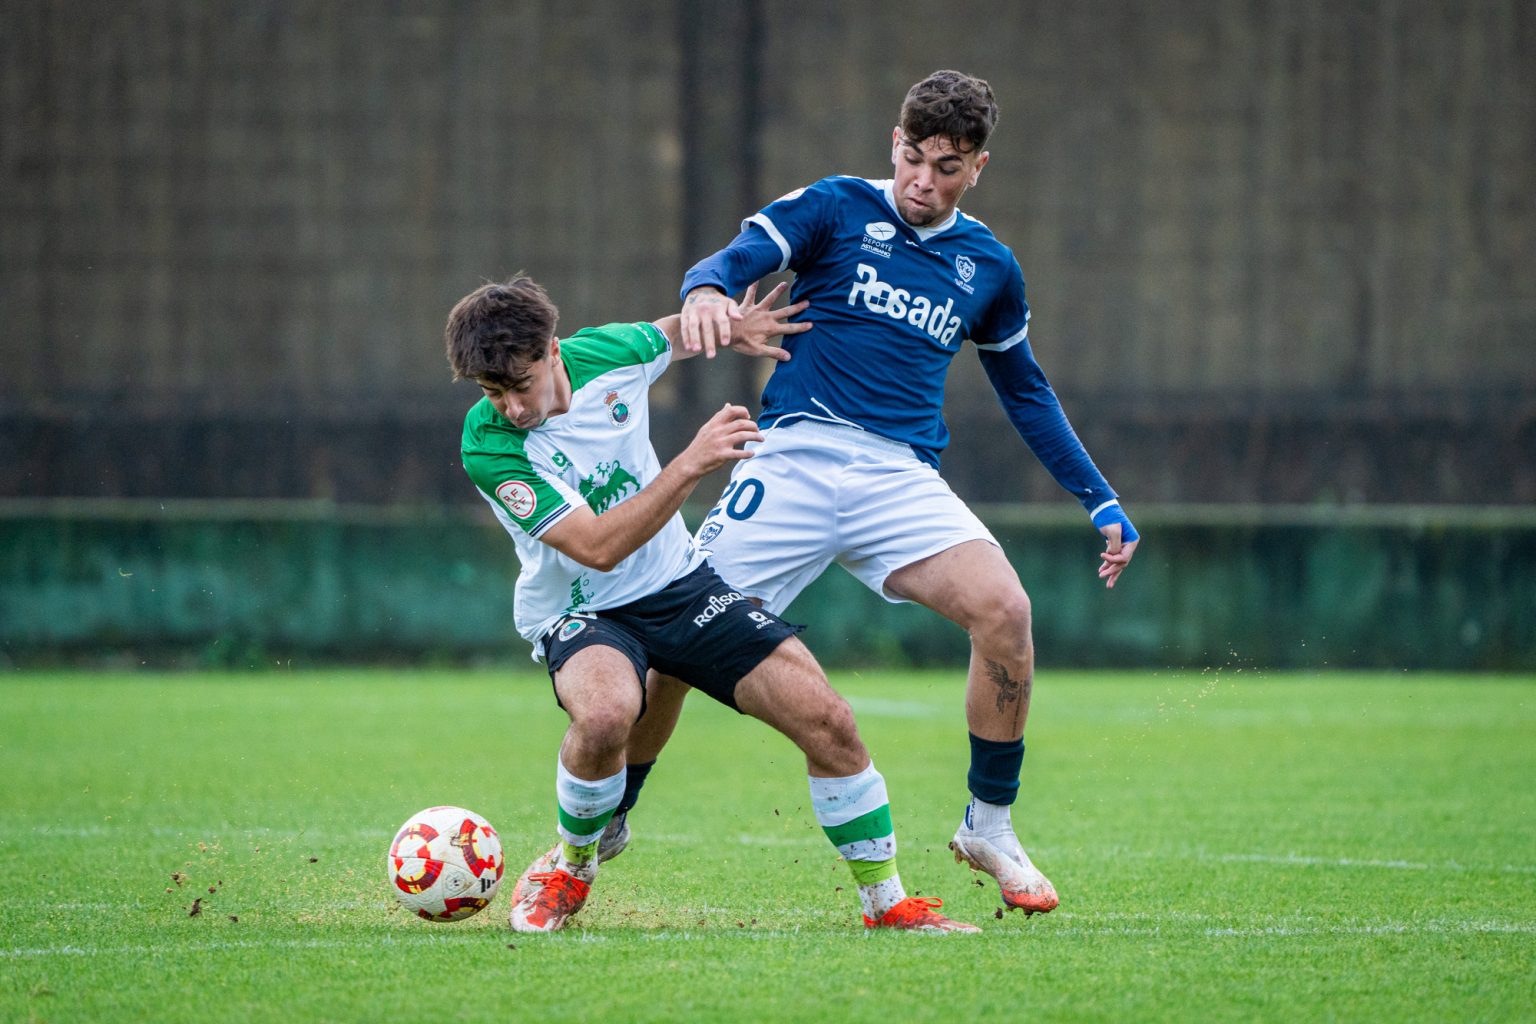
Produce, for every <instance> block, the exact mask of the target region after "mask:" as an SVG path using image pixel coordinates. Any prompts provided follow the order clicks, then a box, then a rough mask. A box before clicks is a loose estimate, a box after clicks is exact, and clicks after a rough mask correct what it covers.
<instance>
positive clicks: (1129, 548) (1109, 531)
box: [1099, 523, 1141, 587]
mask: <svg viewBox="0 0 1536 1024" xmlns="http://www.w3.org/2000/svg"><path fill="white" fill-rule="evenodd" d="M1120 530H1121V526H1120V524H1119V523H1105V524H1104V525H1103V526H1101V527H1099V532H1100V533H1102V534H1103V535H1104V539H1105V540H1106V541H1108V543H1107V544H1106V545H1105V547H1104V554H1103V555H1102V556H1101V557H1102V558H1103V561H1102V562H1100V563H1099V579H1101V580H1103V581H1104V586H1106V587H1113V586H1114V585H1115V580H1117V579H1119V578H1120V574H1121V573H1122V572H1124V571H1125V567H1126V566H1127V565H1130V564H1131V556H1132V555H1134V554H1135V553H1136V545H1138V544H1140V543H1141V540H1140V538H1138V539H1136V540H1132V541H1126V542H1125V543H1121V541H1120Z"/></svg>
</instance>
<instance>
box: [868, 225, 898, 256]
mask: <svg viewBox="0 0 1536 1024" xmlns="http://www.w3.org/2000/svg"><path fill="white" fill-rule="evenodd" d="M895 237H896V226H895V225H894V224H888V223H886V222H885V221H883V220H872V221H870V222H869V223H868V224H865V225H864V240H863V241H862V242H860V243H859V248H860V249H863V250H864V251H865V252H867V253H873V254H874V255H876V256H883V257H884V258H885V259H890V258H891V239H893V238H895Z"/></svg>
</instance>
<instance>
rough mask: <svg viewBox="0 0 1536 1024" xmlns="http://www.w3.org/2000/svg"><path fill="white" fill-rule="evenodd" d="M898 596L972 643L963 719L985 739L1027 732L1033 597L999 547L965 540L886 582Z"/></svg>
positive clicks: (1032, 667) (1032, 671)
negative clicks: (931, 613)
mask: <svg viewBox="0 0 1536 1024" xmlns="http://www.w3.org/2000/svg"><path fill="white" fill-rule="evenodd" d="M885 588H886V589H887V590H889V591H890V592H891V593H892V594H894V595H896V596H897V597H904V598H906V599H907V600H909V601H916V602H917V603H918V604H921V605H923V606H925V607H927V608H931V609H933V610H934V611H936V612H938V613H939V614H940V615H942V616H944V617H945V618H946V619H948V620H950V621H951V622H953V623H955V624H956V625H958V626H960V627H961V628H962V629H964V630H965V631H966V632H967V633H968V634H970V638H971V666H970V673H969V675H968V677H967V679H966V687H965V720H966V723H967V724H968V725H969V726H970V729H971V732H972V733H974V734H975V735H977V736H979V737H981V738H982V739H986V740H1016V739H1018V738H1019V737H1021V736H1023V735H1024V723H1025V721H1026V720H1027V719H1028V717H1029V698H1030V690H1031V687H1032V686H1033V684H1034V677H1035V645H1034V640H1033V639H1032V638H1031V635H1030V605H1029V597H1028V595H1026V594H1025V593H1024V588H1023V586H1021V585H1020V583H1019V577H1018V574H1017V573H1015V572H1014V571H1013V566H1011V565H1009V564H1008V559H1007V557H1006V556H1004V554H1003V552H1002V551H1001V550H1000V549H999V548H998V547H997V546H996V545H994V544H990V543H988V542H987V541H983V540H973V541H966V542H965V543H964V544H958V545H956V546H955V547H952V548H950V549H948V550H947V551H941V552H939V553H938V554H936V555H932V556H930V557H928V558H925V559H923V560H922V561H920V562H913V563H912V564H911V565H906V566H902V567H901V568H900V569H898V570H896V571H895V572H893V573H891V575H890V576H889V577H888V578H887V579H886V583H885Z"/></svg>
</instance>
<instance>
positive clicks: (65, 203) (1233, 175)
mask: <svg viewBox="0 0 1536 1024" xmlns="http://www.w3.org/2000/svg"><path fill="white" fill-rule="evenodd" d="M946 66H952V67H959V68H962V69H965V70H968V71H971V72H973V73H976V74H980V75H983V76H985V77H987V78H988V79H989V80H990V81H991V82H992V84H993V86H994V88H995V89H996V91H997V94H998V97H999V100H1000V103H1001V106H1002V121H1001V124H1000V126H999V128H998V131H997V134H996V135H995V136H994V139H993V142H992V144H991V146H990V149H991V152H992V162H991V164H990V165H989V166H988V168H987V170H986V172H985V174H984V175H983V177H982V180H981V184H980V186H979V187H978V188H977V189H976V190H975V191H974V192H972V193H971V194H969V195H968V196H967V197H966V200H965V202H964V204H963V205H964V208H965V209H966V210H967V211H968V212H970V213H972V214H974V215H976V216H979V217H981V218H982V219H984V220H986V221H987V222H988V223H989V224H990V225H991V226H992V227H993V228H994V230H995V231H996V232H997V233H998V234H999V236H1000V237H1002V238H1003V239H1004V240H1005V241H1006V242H1008V243H1009V244H1010V245H1011V246H1012V247H1013V248H1014V249H1015V251H1016V253H1017V254H1018V256H1019V259H1020V262H1021V264H1022V265H1023V267H1024V271H1025V276H1026V279H1027V281H1028V285H1029V295H1030V299H1031V304H1032V307H1033V309H1034V314H1035V315H1034V320H1033V326H1032V331H1031V338H1032V341H1033V343H1034V345H1035V347H1036V350H1037V354H1038V355H1039V357H1040V360H1041V362H1042V364H1043V365H1044V366H1045V368H1046V370H1047V372H1048V373H1049V374H1050V375H1051V378H1052V380H1053V382H1054V383H1055V385H1056V387H1057V389H1058V391H1059V392H1060V393H1061V395H1062V397H1063V400H1064V403H1065V405H1066V408H1067V410H1068V413H1069V415H1070V416H1071V418H1072V420H1073V422H1074V424H1075V425H1076V426H1077V428H1078V430H1079V433H1080V434H1082V436H1083V437H1084V439H1085V441H1086V442H1087V443H1088V446H1089V450H1090V451H1091V452H1092V453H1093V454H1094V456H1095V459H1096V461H1098V463H1099V464H1100V465H1101V467H1102V468H1103V469H1104V470H1105V472H1106V475H1107V476H1108V477H1109V478H1110V480H1111V482H1112V483H1113V484H1115V485H1116V487H1117V488H1118V489H1119V490H1120V491H1121V492H1122V494H1123V495H1124V496H1125V498H1126V500H1127V503H1128V505H1129V507H1130V508H1131V510H1132V512H1133V513H1136V512H1137V509H1138V508H1139V509H1142V510H1144V511H1146V512H1148V513H1150V512H1151V510H1152V509H1153V508H1154V507H1155V506H1159V505H1162V504H1166V503H1179V504H1189V503H1193V504H1210V503H1217V504H1234V505H1235V504H1242V505H1243V506H1244V507H1245V508H1246V507H1247V506H1250V505H1253V504H1255V503H1274V502H1278V503H1287V504H1291V505H1304V506H1308V507H1311V508H1314V509H1322V510H1324V511H1323V512H1321V513H1319V515H1320V516H1321V518H1320V519H1317V520H1315V521H1314V525H1315V526H1316V525H1318V524H1326V523H1327V522H1329V521H1331V520H1330V519H1329V516H1330V515H1331V513H1329V512H1328V511H1327V510H1329V509H1334V510H1337V509H1340V508H1364V509H1367V510H1372V509H1380V508H1381V507H1382V506H1395V505H1404V504H1433V505H1447V504H1460V505H1465V506H1468V507H1470V508H1474V509H1477V508H1483V507H1486V506H1504V507H1509V506H1526V507H1529V506H1532V505H1536V456H1533V454H1532V452H1533V451H1536V8H1533V7H1532V5H1531V4H1530V3H1529V2H1528V0H1470V2H1452V0H1443V2H1430V0H1425V2H1414V0H1354V2H1348V0H1346V2H1325V0H1295V2H1283V3H1281V2H1272V0H1223V2H1218V0H1187V2H1174V0H1161V2H1157V0H1146V2H1110V0H1090V2H1086V3H1083V2H1076V3H1068V2H1064V0H1061V2H1057V0H1019V2H1003V0H996V2H970V3H955V4H950V5H945V6H944V7H943V9H942V10H936V9H935V8H934V7H933V5H931V4H919V3H916V2H912V0H889V2H881V3H875V2H872V0H844V2H840V3H837V4H830V3H828V4H814V5H812V4H802V3H788V2H780V0H741V2H737V3H724V2H721V3H714V2H707V0H658V2H648V3H634V4H610V3H597V2H587V0H562V2H559V3H554V2H549V0H520V2H516V3H505V2H492V0H458V2H440V3H378V2H372V0H369V2H363V0H355V2H354V0H341V2H335V3H325V4H305V3H299V2H295V0H287V2H283V0H139V2H134V3H107V2H101V0H73V2H67V3H66V2H62V0H57V2H54V0H0V500H6V499H10V500H12V501H13V502H20V503H21V505H20V506H18V507H19V508H22V510H23V511H22V512H17V513H16V515H23V513H25V515H31V512H27V511H26V509H32V508H34V507H35V506H34V505H31V504H29V503H30V502H34V501H36V500H40V499H63V500H64V501H65V504H64V505H62V506H49V507H50V508H64V509H67V508H69V507H70V506H69V502H70V501H71V500H78V499H93V500H94V499H144V500H147V501H149V502H150V503H151V504H149V505H135V506H132V507H131V512H130V513H128V514H130V515H131V516H138V517H141V518H142V517H143V516H144V515H145V514H146V512H145V510H146V509H154V508H156V507H158V506H161V505H163V503H164V502H167V501H169V502H171V503H172V506H171V507H172V508H174V507H175V502H176V501H186V500H197V501H212V502H224V501H231V500H246V499H262V500H295V501H321V502H334V503H339V505H340V506H341V507H343V508H346V507H350V506H352V505H356V504H364V505H369V506H378V507H385V508H388V509H395V510H396V511H394V512H388V513H386V514H389V515H404V516H407V517H408V518H409V517H412V516H414V517H415V518H416V519H418V520H419V519H420V518H421V516H423V515H424V516H425V517H426V519H427V520H428V521H435V520H434V519H433V517H435V516H440V515H449V516H456V515H459V514H460V513H461V512H462V513H464V514H472V512H474V511H479V512H481V513H483V509H481V508H480V506H479V504H478V502H479V499H478V498H477V497H476V496H475V495H474V493H473V490H472V489H471V488H470V486H469V485H468V483H467V482H466V480H465V479H464V478H463V474H462V470H461V469H460V467H459V465H458V454H457V439H458V432H459V423H460V421H461V417H462V413H463V409H464V408H465V407H466V406H467V405H468V404H469V403H470V402H471V401H472V400H473V399H474V397H475V392H474V389H473V388H471V387H468V386H467V385H464V384H459V385H453V384H451V383H450V382H449V380H448V373H447V370H446V367H445V363H444V360H443V357H442V354H441V329H442V323H443V320H444V318H445V316H446V313H447V310H448V309H449V307H450V306H451V305H452V303H453V302H454V301H455V300H456V299H457V298H458V297H459V296H460V295H462V294H464V293H465V292H467V291H469V290H470V289H471V288H473V287H475V286H476V285H477V284H479V283H481V282H483V281H485V280H488V279H495V278H500V277H503V276H505V275H508V274H510V273H512V272H514V271H517V270H520V269H521V270H526V271H528V272H529V273H531V274H533V275H534V276H536V277H537V278H538V279H540V280H541V281H543V282H544V283H545V284H546V285H547V286H548V287H549V289H550V291H551V292H552V294H553V295H554V296H555V297H556V299H557V301H558V302H559V303H560V304H561V306H562V310H563V323H564V324H565V326H566V327H568V328H572V329H574V328H576V327H579V326H582V325H585V324H590V323H598V322H606V321H609V320H614V319H636V318H645V317H655V316H660V315H663V314H665V313H668V312H670V311H673V310H674V309H675V308H676V307H677V294H676V292H677V286H678V283H679V281H680V279H681V275H682V273H683V271H684V269H685V268H686V267H687V266H688V265H690V264H691V263H692V262H693V261H695V260H696V259H698V258H700V257H702V256H703V255H706V254H707V253H708V252H709V251H711V250H712V249H714V248H716V247H718V246H719V245H721V244H723V243H724V242H725V241H726V240H727V239H728V238H729V237H730V236H731V235H732V234H733V233H734V231H735V226H736V224H737V223H738V222H739V220H740V219H741V217H743V216H744V215H746V214H747V213H750V212H751V211H753V210H755V209H757V208H758V207H760V206H762V205H763V204H765V203H766V202H768V201H770V200H772V199H773V198H774V197H776V196H778V195H780V194H782V193H784V192H786V191H789V190H790V189H792V188H795V187H797V186H799V185H803V184H805V183H807V182H809V181H811V180H814V179H816V178H818V177H821V176H823V175H825V174H829V173H856V174H862V175H866V176H870V177H884V176H886V175H888V174H889V171H890V165H889V152H888V149H889V133H890V126H891V125H892V124H893V123H894V121H895V118H896V113H897V108H898V106H899V103H900V99H901V96H902V95H903V93H904V91H905V89H906V87H907V86H908V85H909V84H910V83H911V82H913V81H915V80H916V79H918V78H920V77H921V76H923V75H924V74H926V73H927V72H929V71H932V70H934V69H936V68H939V67H946ZM763 370H764V367H761V366H757V365H753V364H749V363H746V362H741V363H736V362H734V361H732V360H731V359H727V360H725V361H724V362H721V363H717V364H715V365H713V366H710V367H707V368H705V366H704V364H702V363H700V364H690V365H689V366H687V367H684V368H680V370H679V371H678V372H676V373H672V374H668V375H667V376H666V377H665V378H664V379H663V383H662V386H661V388H660V390H659V392H658V393H657V396H656V400H657V404H658V428H657V432H658V448H659V449H660V450H661V452H662V453H663V455H664V456H665V455H668V454H670V453H671V452H674V451H676V450H677V448H678V447H680V446H681V444H682V443H683V442H684V440H685V439H686V438H687V437H688V436H690V435H691V434H692V431H693V430H694V428H695V426H696V425H697V423H699V422H700V421H702V420H703V419H704V418H705V417H706V416H707V414H708V412H709V411H710V410H712V409H713V408H715V407H716V406H717V405H718V404H719V402H720V401H721V400H723V399H724V398H727V397H729V398H732V399H735V400H738V401H741V400H747V399H749V398H750V397H751V396H753V395H754V394H755V390H756V387H757V384H758V375H759V374H760V373H761V372H762V371H763ZM947 408H948V416H949V419H950V422H951V426H952V428H953V430H954V434H955V444H954V446H953V448H952V449H951V451H950V453H949V454H948V455H947V456H946V458H945V473H946V476H948V477H949V479H950V480H951V481H952V482H953V483H954V485H955V487H956V489H957V490H958V491H959V492H960V493H961V494H962V495H963V496H965V497H966V498H968V499H970V500H973V501H977V502H986V503H994V504H997V505H999V506H1008V507H1017V506H1018V505H1019V504H1020V503H1021V502H1022V503H1026V506H1028V507H1032V506H1033V505H1034V504H1037V503H1038V504H1043V505H1045V506H1046V507H1048V508H1050V509H1053V510H1065V512H1064V513H1063V514H1075V513H1073V511H1072V510H1074V509H1075V505H1073V504H1072V503H1071V502H1070V501H1069V500H1068V499H1067V498H1066V496H1065V495H1063V494H1062V493H1061V492H1060V491H1059V490H1058V489H1057V488H1056V486H1055V484H1054V483H1053V482H1052V481H1051V480H1050V478H1049V476H1048V475H1047V474H1046V473H1045V472H1044V471H1043V470H1042V469H1041V468H1040V467H1039V466H1038V464H1036V463H1035V461H1034V460H1033V459H1032V458H1030V457H1029V455H1028V454H1027V451H1026V449H1024V447H1023V446H1022V444H1020V443H1018V442H1017V440H1016V439H1015V438H1014V437H1013V434H1012V429H1011V427H1009V426H1008V424H1007V422H1006V420H1005V419H1004V418H1003V416H1002V414H1001V412H1000V411H999V410H998V407H997V404H996V401H995V399H994V398H993V396H992V394H991V392H990V389H989V388H988V386H987V384H986V382H985V379H984V376H983V375H982V373H981V372H980V369H979V367H978V366H977V364H976V360H975V359H974V357H972V356H971V355H970V354H968V353H967V354H962V355H961V356H960V357H959V358H958V359H957V360H956V362H955V367H954V369H953V371H952V373H951V378H950V383H949V401H948V406H947ZM712 490H713V491H717V490H718V481H716V482H706V484H705V485H704V486H703V487H701V489H700V493H701V494H703V493H705V492H708V491H712ZM305 507H306V508H308V507H321V506H305ZM324 507H330V506H324ZM407 507H408V508H409V509H413V510H416V511H414V512H410V513H406V512H403V511H399V510H401V509H404V508H407ZM423 509H425V510H426V511H425V512H423V511H422V510H423ZM308 514H309V513H305V514H304V515H308ZM328 514H329V513H328ZM1257 514H1258V513H1255V512H1253V511H1252V510H1248V511H1244V512H1243V513H1241V515H1242V516H1246V517H1250V518H1251V517H1253V516H1254V515H1257ZM271 515H275V516H276V517H277V519H279V520H282V521H287V519H288V518H289V513H287V512H275V513H271V514H270V515H268V514H267V513H263V514H261V515H258V516H257V518H258V519H260V518H263V517H264V516H265V517H267V518H270V516H271ZM24 517H25V516H24V515H23V518H24ZM151 518H152V517H151ZM215 518H216V519H217V518H219V517H218V516H215ZM300 518H301V519H302V518H303V516H301V517H300ZM1005 518H1006V517H1005ZM1388 518H1389V519H1390V516H1389V517H1388ZM66 520H67V515H66V518H65V519H60V520H59V524H58V529H59V530H60V531H67V530H68V529H72V527H68V526H67V522H66ZM8 521H9V522H11V523H12V524H14V523H17V522H20V521H21V520H20V519H17V518H15V517H14V516H13V518H12V519H10V520H8ZM1264 521H1266V522H1268V521H1270V520H1264ZM1170 522H1171V521H1170ZM1079 526H1080V524H1079ZM317 528H318V527H317ZM1318 528H1320V529H1321V528H1323V526H1318ZM1234 529H1236V530H1238V531H1241V529H1242V527H1240V526H1239V527H1234ZM61 535H62V534H61ZM1239 535H1240V533H1239ZM1270 536H1271V535H1270V534H1269V533H1268V532H1267V531H1266V532H1261V533H1260V534H1259V535H1256V536H1251V537H1250V538H1249V541H1246V542H1245V543H1250V542H1251V543H1252V544H1254V545H1257V548H1259V549H1265V545H1267V544H1269V543H1270V540H1269V539H1267V538H1269V537H1270ZM28 537H29V538H31V539H25V538H28ZM39 537H43V538H46V537H47V533H46V531H45V532H44V533H43V534H41V535H40V534H37V533H35V532H34V533H31V534H26V535H25V537H24V535H23V533H19V532H16V531H15V530H11V529H9V528H8V529H7V531H5V532H3V533H0V545H4V548H3V549H0V554H4V555H5V556H6V557H8V558H11V559H12V561H11V562H10V563H8V564H11V565H12V566H16V565H21V564H22V563H20V562H17V561H16V559H17V558H21V557H22V556H23V555H25V554H26V550H25V549H24V548H23V547H21V545H32V544H39V543H41V544H47V543H48V541H47V540H46V539H43V540H40V539H39ZM1421 539H1422V538H1421ZM1087 540H1088V541H1089V542H1091V541H1092V540H1093V535H1092V534H1088V535H1087ZM1159 543H1161V541H1159ZM1274 543H1275V544H1276V545H1277V546H1276V547H1275V548H1274V549H1273V552H1270V553H1271V554H1273V553H1274V552H1283V551H1284V550H1285V549H1284V545H1283V544H1281V543H1280V541H1279V540H1275V541H1274ZM1325 547H1326V543H1325ZM209 550H210V551H212V550H213V549H211V548H210V549H209ZM1152 550H1153V549H1152V548H1151V547H1150V546H1149V547H1148V548H1147V551H1146V552H1145V553H1144V554H1143V556H1141V557H1140V558H1139V560H1138V566H1140V565H1141V564H1143V563H1144V562H1147V561H1150V558H1151V554H1152ZM1172 550H1173V549H1168V551H1165V554H1167V553H1168V552H1169V551H1172ZM1265 550H1268V549H1265ZM1500 550H1503V549H1500ZM1468 554H1469V557H1471V555H1470V552H1468ZM507 556H508V557H509V558H510V551H508V552H507ZM104 557H106V561H108V562H110V561H111V560H112V559H111V557H110V555H108V556H104ZM210 557H212V556H211V555H210ZM1074 557H1075V556H1074ZM1266 557H1268V556H1267V555H1266ZM1500 557H1503V556H1502V555H1501V556H1500ZM26 564H28V565H33V566H34V567H35V566H37V565H41V564H43V563H40V562H37V563H26ZM1266 564H1267V563H1266ZM1452 568H1455V567H1450V568H1447V570H1446V571H1447V572H1451V570H1452ZM18 571H20V570H18ZM1455 571H1456V572H1459V571H1461V569H1460V568H1455ZM1453 575H1454V573H1453ZM1052 578H1054V573H1047V574H1046V582H1043V583H1037V582H1035V581H1034V580H1028V579H1027V580H1026V583H1027V584H1029V585H1030V588H1031V591H1032V593H1034V594H1035V596H1036V599H1037V601H1039V600H1041V599H1042V598H1047V599H1049V598H1051V597H1053V596H1054V594H1055V592H1054V591H1051V590H1049V589H1047V590H1045V591H1042V590H1041V589H1040V587H1041V586H1045V587H1047V588H1049V587H1050V586H1052V584H1051V583H1050V582H1049V580H1050V579H1052ZM1146 585H1147V586H1151V584H1150V583H1149V584H1146ZM1425 586H1426V587H1428V588H1429V589H1428V591H1427V593H1431V594H1432V593H1433V592H1434V590H1435V586H1434V585H1433V584H1431V583H1426V584H1425ZM103 600H107V599H106V598H103ZM870 614H875V613H874V612H870ZM3 626H4V624H0V627H3ZM1458 628H1459V627H1458ZM0 631H3V630H0ZM5 635H9V636H14V635H18V634H15V633H11V634H5ZM1451 642H1452V641H1451V639H1448V640H1447V643H1448V644H1449V643H1451Z"/></svg>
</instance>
